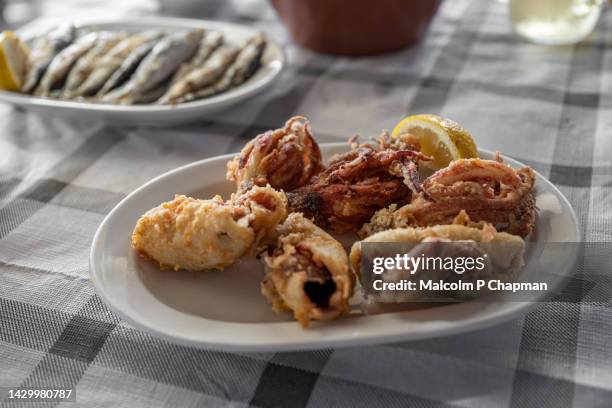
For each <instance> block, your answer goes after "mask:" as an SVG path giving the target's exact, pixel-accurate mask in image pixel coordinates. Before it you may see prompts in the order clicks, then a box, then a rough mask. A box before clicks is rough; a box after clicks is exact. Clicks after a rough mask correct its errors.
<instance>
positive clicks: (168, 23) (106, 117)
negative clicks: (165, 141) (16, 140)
mask: <svg viewBox="0 0 612 408" xmlns="http://www.w3.org/2000/svg"><path fill="white" fill-rule="evenodd" d="M75 25H77V27H79V28H96V29H100V30H112V31H119V30H128V31H142V30H147V29H150V28H159V29H163V30H167V31H168V32H172V31H177V30H185V29H190V28H204V29H210V30H217V31H220V32H222V33H223V35H224V36H225V40H226V41H228V42H232V43H236V44H241V43H243V42H244V41H245V40H246V39H247V38H249V37H250V36H252V35H254V34H256V33H257V31H256V30H254V29H252V28H250V27H247V26H243V25H238V24H231V23H225V22H219V21H207V20H190V19H180V18H141V19H133V20H129V19H126V20H83V21H79V22H75ZM32 31H33V29H32V28H30V29H28V28H27V27H26V28H24V29H21V30H18V31H17V33H18V34H19V35H20V36H22V37H23V38H30V37H31V36H32ZM284 65H285V56H284V53H283V50H282V48H281V46H280V45H279V44H278V43H277V42H275V41H274V40H272V39H271V38H270V37H268V46H267V47H266V50H265V52H264V55H263V57H262V66H261V67H260V68H259V70H258V71H257V72H256V73H255V75H253V77H252V78H250V79H249V80H248V81H246V82H245V83H244V84H242V85H240V86H238V87H236V88H234V89H232V90H229V91H227V92H224V93H222V94H219V95H216V96H213V97H210V98H206V99H202V100H197V101H193V102H188V103H182V104H177V105H153V104H149V105H135V106H125V105H110V104H109V105H106V104H95V103H85V102H73V101H62V100H59V99H51V98H49V99H47V98H38V97H34V96H29V95H22V94H19V93H15V92H5V91H0V102H7V103H10V104H13V105H16V106H20V107H22V108H25V109H28V110H31V111H34V112H40V113H44V114H47V115H53V116H63V117H74V118H80V119H82V120H91V121H99V122H104V123H113V124H132V125H153V126H168V125H172V124H178V123H188V122H191V121H195V120H198V119H202V116H203V115H206V114H210V113H213V112H216V111H219V110H220V109H223V108H226V107H229V106H230V105H235V104H237V103H239V102H241V101H243V100H245V99H246V98H248V97H250V96H253V95H255V94H256V93H258V92H260V91H262V90H263V89H265V88H266V87H267V86H269V85H271V84H272V83H273V81H274V79H275V78H277V76H278V75H279V74H280V72H281V71H282V69H283V67H284Z"/></svg>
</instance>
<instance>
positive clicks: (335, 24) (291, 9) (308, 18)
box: [271, 0, 440, 55]
mask: <svg viewBox="0 0 612 408" xmlns="http://www.w3.org/2000/svg"><path fill="white" fill-rule="evenodd" d="M271 2H272V4H273V5H274V8H275V9H276V12H277V13H278V15H279V16H280V18H281V20H282V21H283V23H284V24H285V26H286V27H287V29H288V30H289V32H290V33H291V35H292V37H293V40H294V41H295V42H296V43H298V44H300V45H302V46H304V47H306V48H310V49H311V50H314V51H319V52H323V53H328V54H341V55H371V54H380V53H384V52H390V51H395V50H398V49H401V48H404V47H406V46H408V45H411V44H415V43H417V42H418V41H419V40H420V39H421V37H422V36H423V34H424V33H425V31H426V30H427V27H428V25H429V23H430V21H431V19H432V17H433V16H434V14H435V13H436V10H437V8H438V6H439V4H440V1H439V0H271Z"/></svg>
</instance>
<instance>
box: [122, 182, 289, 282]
mask: <svg viewBox="0 0 612 408" xmlns="http://www.w3.org/2000/svg"><path fill="white" fill-rule="evenodd" d="M286 207H287V202H286V198H285V195H284V194H282V193H280V192H278V191H275V190H273V189H272V188H270V187H269V186H268V187H254V188H252V189H250V190H248V191H246V192H243V193H242V194H240V195H237V194H236V195H233V196H232V198H231V199H230V200H228V201H227V202H224V201H223V200H222V199H221V197H219V196H216V197H215V198H213V199H211V200H198V199H195V198H191V197H186V196H184V195H177V196H176V197H175V198H174V200H172V201H169V202H166V203H163V204H161V205H160V206H158V207H155V208H153V209H151V210H149V211H147V212H146V213H145V214H144V215H143V216H142V217H141V218H140V219H139V220H138V222H137V224H136V227H135V228H134V232H133V233H132V246H133V247H134V248H135V249H136V250H137V251H138V252H139V253H140V254H141V255H142V256H143V257H145V258H149V259H152V260H154V261H156V262H157V263H159V265H160V267H162V268H172V269H175V270H179V269H187V270H193V271H197V270H203V269H212V268H215V269H223V268H224V267H226V266H229V265H230V264H232V263H234V262H235V261H237V260H238V259H239V258H240V257H242V256H243V255H245V254H246V253H248V252H250V251H252V250H254V249H255V248H256V247H257V246H258V245H260V243H262V242H263V241H264V240H265V239H266V238H267V237H268V235H269V234H270V233H271V232H272V231H273V230H274V228H275V227H276V226H277V225H278V224H279V223H280V222H282V221H283V220H284V219H285V217H286V216H287V208H286Z"/></svg>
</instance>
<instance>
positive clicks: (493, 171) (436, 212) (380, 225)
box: [359, 159, 536, 237]
mask: <svg viewBox="0 0 612 408" xmlns="http://www.w3.org/2000/svg"><path fill="white" fill-rule="evenodd" d="M534 182H535V174H534V172H533V170H532V169H531V168H529V167H525V168H521V169H518V170H515V169H513V168H511V167H510V166H508V165H506V164H504V163H501V162H500V161H494V160H482V159H461V160H456V161H454V162H452V163H451V164H450V165H449V166H448V167H446V168H444V169H441V170H438V171H437V172H436V173H434V174H433V175H431V176H430V177H429V178H427V179H426V180H425V182H424V183H423V184H422V186H421V188H422V192H420V193H418V194H415V196H414V197H413V198H412V200H411V202H410V203H409V204H407V205H404V206H402V207H400V208H397V205H392V206H390V207H389V208H386V209H383V210H380V211H378V212H377V213H376V214H375V215H374V216H373V217H372V219H371V221H370V222H369V223H368V224H366V225H364V226H363V228H362V229H361V231H360V232H359V235H360V236H361V237H366V236H369V235H372V234H374V233H376V232H378V231H384V230H387V229H392V228H402V227H412V226H414V227H424V226H430V225H436V224H450V223H451V222H452V221H453V218H454V217H455V216H456V215H457V214H459V212H460V211H461V210H465V211H466V212H467V214H468V215H469V216H470V218H471V219H472V220H474V221H486V222H489V223H491V224H493V225H494V226H495V228H496V229H497V230H498V231H505V232H508V233H510V234H514V235H520V236H521V237H525V236H527V235H528V234H529V233H530V232H531V231H532V230H533V227H534V224H535V213H536V209H535V199H534V197H533V186H534Z"/></svg>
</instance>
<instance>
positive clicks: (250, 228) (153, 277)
mask: <svg viewBox="0 0 612 408" xmlns="http://www.w3.org/2000/svg"><path fill="white" fill-rule="evenodd" d="M444 123H446V124H448V123H450V122H449V121H448V120H446V121H445V122H444ZM448 128H449V129H451V130H456V129H458V126H457V125H456V124H453V126H449V127H448ZM415 135H416V132H415V133H414V134H406V135H399V136H398V137H395V138H390V137H389V135H388V134H387V133H385V132H383V133H382V134H381V136H380V137H379V138H378V139H377V140H376V141H375V142H373V143H372V142H365V143H358V142H357V141H355V140H351V142H350V144H349V145H347V144H346V143H334V144H322V145H319V144H318V143H317V142H316V139H315V138H314V136H313V132H312V129H311V128H310V124H309V121H308V120H307V119H306V118H304V117H299V116H298V117H293V118H291V119H289V120H288V121H287V122H286V123H285V125H284V126H282V127H280V128H279V129H276V130H270V131H267V132H264V133H262V134H260V135H258V136H256V137H254V138H253V139H252V140H251V141H249V142H248V143H247V144H246V146H245V147H244V148H243V149H242V151H241V152H239V153H237V154H230V155H225V156H219V157H213V158H209V159H206V160H202V161H198V162H195V163H192V164H188V165H186V166H183V167H180V168H178V169H175V170H172V171H170V172H168V173H166V174H163V175H161V176H159V177H157V178H155V179H153V180H151V181H150V182H148V183H146V184H145V185H143V186H142V187H140V188H138V189H137V190H135V191H134V192H133V193H131V194H130V195H129V196H128V197H126V198H125V199H124V200H123V201H122V202H121V203H119V204H118V205H117V206H116V207H115V208H114V209H113V210H112V211H111V212H110V213H109V214H108V216H107V217H106V219H105V220H104V221H103V222H102V224H101V225H100V227H99V229H98V231H97V233H96V235H95V237H94V239H93V243H92V248H91V253H90V273H91V277H92V280H93V283H94V286H95V288H96V292H97V293H98V295H99V296H100V297H101V299H102V300H103V301H104V302H106V304H107V305H109V307H110V308H111V309H112V310H113V311H115V312H116V313H117V314H118V315H120V316H121V317H122V318H124V319H126V321H128V322H129V323H131V324H133V325H134V326H136V327H138V328H140V329H142V330H146V331H148V332H150V333H153V334H155V335H157V336H160V337H163V338H165V339H168V340H171V341H175V342H179V343H183V344H188V345H192V346H199V347H205V348H210V349H221V350H228V351H279V350H298V349H317V348H328V347H343V346H353V345H363V344H373V343H381V342H392V341H400V340H404V341H405V340H414V339H423V338H433V337H438V336H444V335H448V334H451V333H459V332H465V331H469V330H475V329H478V328H482V327H486V326H490V325H493V324H499V323H500V322H503V321H506V320H508V319H510V318H512V317H515V316H517V315H519V314H521V313H525V312H527V311H528V310H529V309H530V307H531V306H533V305H534V304H535V299H532V298H529V301H526V300H525V298H521V299H518V300H510V299H508V298H507V297H505V294H500V296H499V297H497V294H495V295H493V296H495V297H493V298H489V300H486V301H485V300H484V299H483V300H482V301H473V300H474V299H472V298H470V299H469V300H466V301H465V302H460V303H452V304H444V303H437V304H435V305H432V304H431V303H426V302H425V303H415V302H414V301H413V300H416V299H408V300H407V299H404V298H402V296H403V295H409V293H408V292H405V293H404V292H397V293H395V292H393V293H380V294H379V295H376V296H374V297H373V296H371V295H367V292H364V288H366V287H367V285H368V279H369V278H371V277H372V271H371V269H370V271H368V270H366V268H364V267H362V266H361V265H363V264H362V263H361V259H363V258H364V257H367V255H366V252H365V249H364V248H365V247H364V246H365V245H368V244H372V243H391V244H394V243H403V244H405V243H408V242H411V243H413V244H417V246H416V247H415V248H418V247H419V246H420V245H421V244H424V243H427V242H430V243H434V244H436V242H438V243H444V244H445V245H455V246H454V247H453V248H454V249H462V248H468V247H466V246H465V245H467V244H468V243H469V245H470V248H472V249H475V248H476V247H478V248H481V249H485V248H488V249H486V255H487V256H486V257H487V258H488V259H489V260H490V262H492V263H493V264H498V265H503V267H502V268H501V269H490V270H489V269H488V270H489V271H490V272H491V273H490V276H495V277H496V278H497V277H499V279H504V281H505V282H511V281H514V280H515V279H517V277H518V276H519V275H520V274H521V273H523V272H522V271H521V268H523V261H524V262H525V263H531V262H532V260H533V259H534V257H533V255H532V254H533V252H530V251H528V250H527V249H526V248H527V246H529V247H530V248H531V247H532V246H538V245H541V244H542V243H545V242H546V243H553V242H555V243H571V242H578V241H580V232H579V229H578V223H577V220H576V215H575V214H574V211H573V210H572V207H571V205H570V204H569V202H568V201H567V199H566V198H565V197H564V196H563V195H562V193H561V192H560V191H559V190H558V189H557V188H556V187H555V186H554V185H553V184H551V183H550V181H548V180H546V179H545V178H544V177H543V176H542V175H540V174H539V173H537V172H535V171H534V170H533V169H531V168H530V167H529V166H526V165H524V164H522V163H520V162H518V161H516V160H513V159H511V158H508V157H503V156H501V155H500V154H499V153H494V152H491V151H487V150H483V149H477V148H476V146H475V145H474V150H473V152H472V153H471V156H472V157H462V158H459V159H456V160H452V161H450V162H447V163H444V164H442V165H439V164H437V165H435V166H436V168H435V169H434V168H430V167H429V166H432V165H433V163H432V160H431V159H432V158H433V156H428V155H427V154H425V153H424V152H426V151H427V150H426V148H425V145H424V144H418V143H416V139H415V137H413V136H415ZM404 136H406V137H404ZM421 140H424V139H421ZM432 170H433V173H432V174H430V175H429V176H427V177H421V173H423V174H427V173H428V172H430V171H432ZM160 203H161V204H160ZM432 239H433V241H432ZM528 244H529V245H528ZM471 245H474V246H473V247H472V246H471ZM563 248H565V247H562V249H563ZM472 249H469V251H472ZM555 256H556V254H555ZM558 258H559V259H558V261H559V262H558V264H559V265H560V267H559V268H558V269H555V271H558V272H559V273H560V274H562V275H564V276H569V275H570V274H571V273H572V265H573V261H574V260H575V259H576V255H575V253H573V252H572V251H565V250H564V253H563V254H561V255H559V256H558ZM487 262H488V261H487ZM487 268H488V267H487ZM502 270H503V271H504V274H503V275H502V274H501V272H502ZM506 271H508V272H510V274H506ZM524 272H526V271H524ZM479 273H480V272H479ZM487 273H489V272H487ZM453 275H455V273H450V274H446V275H441V276H445V277H447V278H449V279H452V277H453ZM394 276H395V277H397V278H398V280H397V281H398V282H401V279H399V278H402V277H401V276H396V275H394V274H392V275H391V276H390V277H389V278H390V279H394ZM476 276H483V275H478V274H477V275H472V277H476ZM461 278H462V279H464V280H465V279H471V278H470V274H469V273H468V272H465V273H463V272H462V275H461ZM402 279H403V278H402ZM406 279H409V277H408V278H406ZM475 295H476V296H480V295H479V294H475ZM415 296H418V293H417V294H415ZM538 296H539V295H538Z"/></svg>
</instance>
